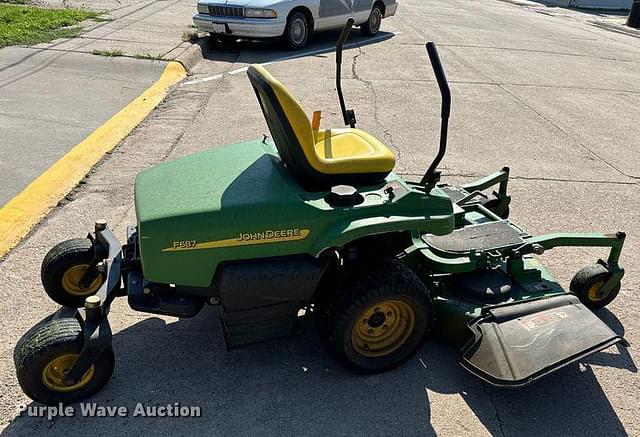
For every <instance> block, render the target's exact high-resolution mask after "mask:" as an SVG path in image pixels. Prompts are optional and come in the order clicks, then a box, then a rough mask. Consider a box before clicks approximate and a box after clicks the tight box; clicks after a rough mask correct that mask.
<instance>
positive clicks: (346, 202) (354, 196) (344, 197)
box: [325, 185, 364, 207]
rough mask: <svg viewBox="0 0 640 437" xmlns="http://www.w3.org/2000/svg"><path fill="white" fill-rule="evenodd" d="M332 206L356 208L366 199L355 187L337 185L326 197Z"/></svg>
mask: <svg viewBox="0 0 640 437" xmlns="http://www.w3.org/2000/svg"><path fill="white" fill-rule="evenodd" d="M325 200H326V201H327V203H328V204H329V205H331V206H342V207H345V206H355V205H359V204H361V203H362V202H364V198H363V197H362V195H361V194H360V193H358V190H356V189H355V187H352V186H351V185H336V186H335V187H331V192H330V193H329V194H327V196H326V197H325Z"/></svg>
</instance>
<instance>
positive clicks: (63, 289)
mask: <svg viewBox="0 0 640 437" xmlns="http://www.w3.org/2000/svg"><path fill="white" fill-rule="evenodd" d="M93 257H94V248H93V244H92V243H91V241H90V240H89V239H87V238H74V239H72V240H67V241H63V242H62V243H60V244H58V245H56V246H54V247H53V248H52V249H51V250H50V251H49V252H48V253H47V255H46V256H45V257H44V260H43V261H42V267H41V269H40V277H41V279H42V285H43V286H44V290H45V291H46V292H47V294H48V295H49V297H50V298H51V299H53V300H54V301H55V302H57V303H59V304H60V305H64V306H69V307H73V308H80V307H82V306H83V305H84V300H85V299H86V298H87V296H91V295H92V294H94V293H95V292H96V291H98V289H99V288H100V286H101V285H102V283H103V282H104V275H103V274H102V273H98V274H97V275H96V274H94V276H95V277H94V278H93V279H92V280H91V281H90V283H89V284H86V285H83V284H82V279H83V278H84V276H85V274H86V273H87V270H88V269H89V267H90V265H91V262H92V261H93Z"/></svg>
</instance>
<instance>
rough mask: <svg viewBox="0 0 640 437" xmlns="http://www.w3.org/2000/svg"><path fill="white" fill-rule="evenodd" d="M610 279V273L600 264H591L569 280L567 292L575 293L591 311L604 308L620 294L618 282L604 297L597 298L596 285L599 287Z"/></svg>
mask: <svg viewBox="0 0 640 437" xmlns="http://www.w3.org/2000/svg"><path fill="white" fill-rule="evenodd" d="M610 277H611V272H610V271H609V270H607V268H606V267H604V266H603V265H601V264H593V265H590V266H587V267H585V268H583V269H581V270H580V271H579V272H578V273H576V275H575V276H574V277H573V279H572V280H571V284H569V290H571V292H573V293H575V294H576V295H577V296H578V298H579V299H580V301H581V302H582V303H583V304H584V305H585V306H586V307H587V308H590V309H592V310H596V309H599V308H604V307H605V306H607V305H609V304H610V303H611V302H612V301H613V299H615V298H616V296H617V295H618V293H619V292H620V283H619V282H618V283H617V284H616V285H615V286H614V287H613V289H612V290H611V291H610V292H609V293H608V294H606V295H605V296H598V295H597V293H598V289H599V287H598V285H599V286H600V287H601V286H602V285H603V284H604V283H605V282H606V281H608V280H609V278H610Z"/></svg>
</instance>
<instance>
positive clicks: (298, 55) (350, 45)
mask: <svg viewBox="0 0 640 437" xmlns="http://www.w3.org/2000/svg"><path fill="white" fill-rule="evenodd" d="M392 33H393V36H396V35H400V34H401V33H402V32H392ZM385 38H388V34H385V35H378V36H374V37H373V38H369V39H367V40H366V42H367V43H371V42H376V41H378V40H381V39H385ZM358 44H359V41H353V42H350V43H347V44H345V46H344V48H345V49H351V48H353V47H357V46H358ZM332 49H333V47H327V48H322V49H315V50H311V51H308V52H299V53H296V54H295V55H290V56H283V57H281V58H277V59H273V60H271V61H267V62H263V63H261V64H258V65H262V66H265V65H272V64H276V63H278V62H283V61H289V60H291V59H297V58H302V57H305V56H315V55H319V54H321V53H328V52H330V51H331V50H332ZM248 69H249V66H248V65H247V66H246V67H242V68H238V69H236V70H231V71H229V72H227V74H233V75H236V74H239V73H244V72H245V71H247V70H248ZM223 76H224V74H216V75H214V76H207V77H203V78H200V79H193V80H188V81H186V82H182V85H194V84H196V83H202V82H209V81H211V80H218V79H220V78H222V77H223Z"/></svg>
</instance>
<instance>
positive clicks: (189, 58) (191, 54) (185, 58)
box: [174, 37, 211, 73]
mask: <svg viewBox="0 0 640 437" xmlns="http://www.w3.org/2000/svg"><path fill="white" fill-rule="evenodd" d="M210 50H211V38H207V37H204V38H198V39H197V40H196V41H195V42H193V43H192V44H191V45H190V46H189V47H187V49H185V51H183V52H182V53H180V54H179V55H178V56H176V58H175V59H174V60H175V61H176V62H179V63H181V64H182V66H183V67H184V69H185V70H187V73H191V70H193V67H195V66H196V65H197V64H198V62H200V61H202V60H203V59H204V55H205V54H206V53H208V52H209V51H210Z"/></svg>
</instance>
